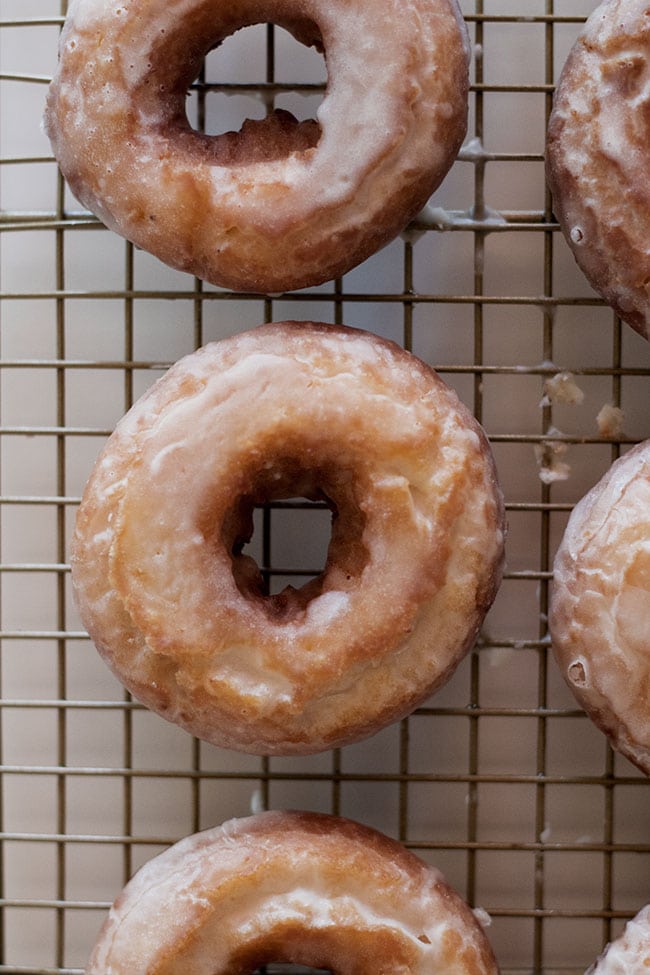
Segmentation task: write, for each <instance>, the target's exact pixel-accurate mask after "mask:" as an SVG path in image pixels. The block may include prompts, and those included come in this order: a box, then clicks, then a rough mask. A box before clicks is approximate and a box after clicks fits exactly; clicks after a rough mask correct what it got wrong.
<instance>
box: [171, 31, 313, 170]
mask: <svg viewBox="0 0 650 975" xmlns="http://www.w3.org/2000/svg"><path fill="white" fill-rule="evenodd" d="M297 33H298V34H299V35H300V36H299V37H296V36H294V33H292V32H290V31H289V30H286V29H284V28H282V27H280V26H278V25H273V24H254V25H250V26H247V27H243V28H240V29H239V30H236V31H235V32H234V33H232V34H230V35H228V36H227V37H225V38H224V39H223V40H222V41H220V42H219V43H218V44H217V45H216V46H215V47H213V48H212V50H211V51H209V52H208V54H207V56H206V57H205V60H204V62H203V65H202V67H201V71H200V73H199V74H198V76H197V78H196V80H195V81H194V83H193V84H192V85H191V87H190V89H189V91H188V97H187V101H186V106H185V108H186V114H187V118H188V121H189V124H190V125H191V127H192V129H193V130H194V132H195V134H196V135H197V137H198V138H200V139H205V140H208V141H209V144H210V150H211V152H212V153H213V154H215V155H216V158H217V159H218V160H219V161H220V162H221V163H234V164H236V163H237V162H239V161H242V162H246V163H247V164H248V163H252V162H263V161H272V160H274V159H282V158H286V157H287V156H289V155H290V154H291V153H299V154H300V153H304V152H307V151H309V150H312V149H314V148H315V147H316V146H317V145H318V142H319V140H320V137H321V127H320V124H319V122H318V121H317V120H316V114H317V110H318V106H319V105H320V103H321V102H322V100H323V93H324V88H325V84H326V81H327V71H326V68H325V60H324V57H323V55H322V53H321V52H322V41H321V35H320V31H319V30H318V27H317V26H316V24H314V23H313V22H311V21H308V22H305V23H302V24H300V25H298V28H297Z"/></svg>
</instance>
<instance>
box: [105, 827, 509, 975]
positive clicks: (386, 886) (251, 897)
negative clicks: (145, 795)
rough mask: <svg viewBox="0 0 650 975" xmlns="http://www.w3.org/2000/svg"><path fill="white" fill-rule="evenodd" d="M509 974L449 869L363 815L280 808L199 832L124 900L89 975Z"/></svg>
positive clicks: (148, 871) (144, 872)
mask: <svg viewBox="0 0 650 975" xmlns="http://www.w3.org/2000/svg"><path fill="white" fill-rule="evenodd" d="M271 962H284V963H293V964H300V965H307V966H309V967H312V968H323V969H327V970H329V971H332V972H336V975H399V973H402V975H498V968H497V965H496V962H495V960H494V956H493V953H492V950H491V948H490V945H489V942H488V940H487V937H486V935H485V933H484V932H483V930H482V928H481V926H480V925H479V922H478V921H477V919H476V917H475V916H474V914H473V912H472V911H471V910H470V909H469V907H468V906H467V904H465V902H464V901H463V900H461V898H460V897H459V896H458V895H457V894H456V893H455V892H454V891H453V890H452V889H451V888H450V887H449V886H448V884H447V883H446V882H445V879H444V877H443V876H442V874H440V873H439V871H437V870H436V869H434V868H433V867H430V866H428V865H427V864H425V863H423V862H422V861H421V860H419V859H418V858H417V857H416V856H414V855H413V854H412V853H409V852H408V851H407V850H406V849H405V848H404V847H403V846H401V845H400V844H399V843H396V842H395V841H394V840H391V839H389V838H388V837H386V836H384V835H382V834H381V833H378V832H376V831H375V830H371V829H368V828H367V827H365V826H361V825H359V824H357V823H353V822H351V821H350V820H345V819H340V818H338V817H334V816H326V815H320V814H316V813H298V812H271V813H262V814H260V815H258V816H252V817H249V818H247V819H240V820H231V821H230V822H228V823H225V824H224V825H223V826H221V827H219V828H217V829H212V830H207V831H205V832H203V833H197V834H195V835H194V836H190V837H188V838H187V839H184V840H182V841H181V842H180V843H177V844H176V845H175V846H173V847H171V848H170V849H168V850H167V851H166V852H164V853H162V854H161V855H160V856H158V857H156V858H155V859H153V860H151V861H149V863H148V864H146V865H145V866H144V867H143V868H142V869H141V870H140V871H139V873H137V874H136V875H135V877H134V878H133V879H132V880H131V882H130V883H129V884H128V885H127V887H126V888H125V889H124V891H123V892H122V893H121V894H120V896H119V897H118V898H117V900H116V901H115V903H114V905H113V907H112V909H111V912H110V914H109V916H108V918H107V920H106V922H105V924H104V927H103V929H102V931H101V933H100V935H99V940H98V942H97V944H96V946H95V949H94V951H93V954H92V957H91V959H90V962H89V964H88V967H87V969H86V975H145V973H146V975H153V973H155V975H175V973H180V972H191V973H192V975H245V973H247V972H253V971H255V970H256V969H257V968H258V967H259V966H261V965H264V964H268V963H271Z"/></svg>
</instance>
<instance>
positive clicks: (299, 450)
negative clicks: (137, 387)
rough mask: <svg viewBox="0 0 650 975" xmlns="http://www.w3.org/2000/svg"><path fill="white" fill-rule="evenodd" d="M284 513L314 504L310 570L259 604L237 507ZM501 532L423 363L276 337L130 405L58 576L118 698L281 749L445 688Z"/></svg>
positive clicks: (368, 339) (341, 339)
mask: <svg viewBox="0 0 650 975" xmlns="http://www.w3.org/2000/svg"><path fill="white" fill-rule="evenodd" d="M253 390H254V394H253V393H252V391H253ZM291 497H308V498H320V499H325V500H326V501H327V502H328V504H329V506H330V508H331V510H332V512H333V515H334V517H333V524H332V536H331V542H330V547H329V551H328V557H327V563H326V566H325V569H324V571H323V573H322V574H321V576H319V577H318V578H317V579H315V580H313V581H312V582H310V583H308V584H307V585H306V586H305V587H303V588H302V589H300V590H298V591H296V590H294V589H292V588H291V587H289V588H287V589H286V590H285V591H284V592H283V593H281V594H278V595H275V596H272V597H268V596H264V595H262V593H261V579H260V577H259V571H258V570H257V567H256V566H255V565H254V563H253V562H252V560H251V559H249V558H248V557H247V556H246V555H245V554H244V553H243V552H242V551H241V543H242V542H244V541H245V540H246V538H247V537H249V536H250V533H251V526H250V515H251V507H252V505H253V504H255V503H258V502H260V501H265V500H274V499H280V498H291ZM503 535H504V514H503V501H502V497H501V493H500V490H499V488H498V485H497V482H496V475H495V470H494V465H493V460H492V455H491V452H490V449H489V446H488V443H487V440H486V438H485V436H484V434H483V432H482V430H481V428H480V427H479V426H478V424H477V423H476V421H475V420H474V418H473V417H472V416H471V414H470V413H469V411H468V410H466V409H465V407H464V406H463V405H462V404H461V403H460V402H459V400H458V399H457V397H456V395H455V393H453V392H452V391H451V390H450V389H449V388H448V387H447V386H446V385H445V384H444V383H443V382H442V381H441V380H440V379H439V378H438V376H437V375H436V374H435V373H434V372H433V371H432V370H431V369H430V368H429V367H428V366H426V365H425V364H424V363H423V362H421V361H420V360H419V359H417V358H416V357H415V356H413V355H411V354H409V353H407V352H405V351H404V350H403V349H401V348H399V347H398V346H397V345H394V344H393V343H390V342H387V341H385V340H382V339H379V338H377V337H375V336H373V335H371V334H370V333H365V332H360V331H356V330H353V329H347V328H345V327H336V326H332V325H318V324H314V323H296V322H288V323H280V324H275V325H270V326H262V327H260V328H258V329H255V330H253V331H252V332H248V333H244V334H241V335H238V336H236V337H234V338H232V339H228V340H225V341H222V342H219V343H213V344H212V345H208V346H206V347H205V348H203V349H202V350H200V351H198V352H196V353H194V354H192V355H190V356H187V357H186V358H184V359H182V360H181V361H180V362H178V363H177V364H176V365H174V366H173V367H172V369H171V370H170V371H169V372H168V373H167V374H166V376H165V377H163V378H162V379H161V380H160V381H159V382H158V383H157V384H156V385H154V386H153V388H152V389H151V390H150V391H149V392H148V393H147V394H145V396H144V397H143V398H142V399H141V400H140V401H139V402H138V403H137V404H136V405H135V407H134V408H133V409H132V410H131V411H130V412H129V413H128V414H127V415H126V417H125V418H124V419H123V420H122V421H121V422H120V424H119V425H118V427H117V428H116V430H115V432H114V433H113V435H112V437H111V438H110V439H109V441H108V443H107V445H106V447H105V450H104V451H103V453H102V455H101V456H100V458H99V459H98V461H97V464H96V466H95V469H94V471H93V474H92V475H91V478H90V480H89V483H88V485H87V487H86V491H85V493H84V498H83V501H82V504H81V507H80V510H79V513H78V517H77V522H76V527H75V533H74V539H73V547H72V553H71V562H72V573H73V583H74V586H75V590H76V594H77V601H78V604H79V607H80V611H81V614H82V618H83V621H84V623H85V625H86V627H87V628H88V630H89V632H90V635H91V637H92V638H93V640H94V642H95V644H96V646H97V648H98V650H99V651H100V653H101V654H102V655H103V656H104V657H105V659H106V660H107V662H108V663H109V664H110V666H111V667H112V668H113V670H114V671H115V672H116V673H117V675H118V676H119V677H120V679H121V680H122V682H123V683H124V684H125V685H126V686H127V687H128V688H129V690H131V691H132V692H133V693H134V694H135V696H136V697H137V698H139V699H140V700H141V701H142V702H143V703H145V704H146V705H147V706H149V707H150V708H152V709H153V710H155V711H158V712H159V713H161V714H163V715H164V716H165V717H167V718H169V719H170V720H173V721H176V722H178V723H179V724H181V725H182V726H183V727H185V728H187V729H188V730H190V731H191V732H192V733H193V734H196V735H198V736H199V737H201V738H204V739H206V740H208V741H212V742H214V743H217V744H222V745H224V744H225V745H228V746H230V747H233V748H239V749H241V750H244V751H252V752H256V753H269V754H272V753H280V754H283V753H284V754H289V753H292V752H314V751H319V750H323V749H325V748H328V747H333V746H334V745H339V744H343V743H346V742H348V741H352V740H356V739H359V738H362V737H365V736H367V735H369V734H371V733H373V732H374V731H376V730H378V729H379V728H380V727H383V726H384V725H386V724H388V723H389V722H390V721H393V720H396V719H397V718H399V717H401V716H403V715H404V714H406V713H409V712H410V711H411V710H412V709H413V708H414V707H415V706H416V705H417V704H418V703H419V702H420V701H422V700H423V699H424V698H425V697H426V696H428V695H429V694H430V693H432V692H433V691H434V690H435V689H436V688H437V687H438V686H440V684H441V683H442V682H443V681H444V680H446V679H447V678H448V677H449V676H450V675H451V673H452V672H453V670H454V669H455V668H456V666H457V664H458V663H459V661H460V660H461V659H462V657H463V656H464V655H465V653H466V652H467V651H468V650H469V649H470V647H471V646H472V645H473V643H474V641H475V639H476V636H477V634H478V630H479V627H480V624H481V621H482V619H483V616H484V614H485V613H486V612H487V609H488V608H489V606H490V604H491V602H492V600H493V598H494V595H495V593H496V589H497V587H498V585H499V582H500V579H501V571H502V560H503Z"/></svg>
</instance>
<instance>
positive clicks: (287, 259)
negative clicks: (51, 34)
mask: <svg viewBox="0 0 650 975" xmlns="http://www.w3.org/2000/svg"><path fill="white" fill-rule="evenodd" d="M266 21H271V22H273V23H275V24H277V25H279V26H282V27H285V28H286V29H287V30H289V31H290V32H291V33H292V34H294V35H295V36H296V37H297V39H298V40H300V41H303V42H304V43H306V44H308V45H314V46H316V47H318V48H322V49H324V54H325V59H326V65H327V71H328V81H327V88H326V92H325V97H324V99H323V102H322V104H321V106H320V108H319V110H318V115H317V119H315V120H311V121H306V122H302V123H297V122H296V120H295V119H293V117H292V116H290V115H289V113H286V112H279V113H278V112H276V113H274V114H271V115H270V116H269V117H268V118H267V119H266V120H265V121H248V122H247V123H245V125H244V127H243V129H242V131H241V132H240V133H239V134H237V133H232V132H231V133H223V134H221V135H219V136H206V135H203V134H201V133H199V132H196V131H193V130H192V129H191V128H190V126H189V123H188V120H187V116H186V113H185V97H186V92H187V88H188V85H190V84H191V83H192V82H193V81H194V80H195V78H196V76H197V75H198V73H199V70H200V67H201V64H202V61H203V58H204V56H205V54H206V53H207V52H208V51H209V50H210V49H212V48H213V47H216V46H218V44H219V43H220V42H221V41H222V40H223V39H224V38H225V37H227V36H228V35H230V34H232V33H234V32H235V31H236V30H237V29H239V28H241V27H244V26H246V25H250V24H255V23H263V22H266ZM468 59H469V44H468V39H467V33H466V30H465V25H464V23H463V21H462V17H461V16H460V13H459V10H458V7H457V4H456V0H426V2H422V0H329V2H327V3H323V2H317V0H231V2H229V3H228V4H221V3H218V2H216V0H174V2H173V3H169V2H168V0H137V2H136V0H73V2H72V3H71V4H70V9H69V14H68V18H67V20H66V24H65V27H64V30H63V33H62V37H61V44H60V60H59V66H58V70H57V72H56V75H55V78H54V81H53V83H52V85H51V87H50V90H49V93H48V100H47V107H46V113H45V130H46V132H47V134H48V135H49V137H50V140H51V142H52V146H53V150H54V154H55V156H56V157H57V159H58V162H59V165H60V167H61V169H62V171H63V173H64V175H65V176H66V178H67V180H68V182H69V184H70V187H71V189H72V191H73V193H74V194H75V195H76V196H77V198H78V199H79V200H80V201H81V202H82V203H83V204H84V205H85V206H87V207H88V208H89V209H90V210H92V211H93V212H94V213H95V214H97V216H99V217H100V219H101V220H103V221H104V223H106V225H107V226H109V227H110V228H112V229H113V230H115V231H117V232H118V233H120V234H122V235H123V236H125V237H126V238H128V239H129V240H131V241H133V242H134V243H136V244H138V245H139V246H141V247H143V248H144V249H146V250H149V251H151V252H152V253H153V254H155V255H156V256H158V257H159V258H160V259H161V260H163V261H165V262H166V263H167V264H170V265H172V266H173V267H176V268H179V269H181V270H186V271H190V272H192V273H193V274H196V275H198V277H200V278H204V279H206V280H208V281H211V282H212V283H214V284H219V285H222V286H224V287H229V288H232V289H235V290H246V291H260V292H278V291H282V290H291V289H295V288H301V287H306V286H308V285H314V284H318V283H321V282H322V281H325V280H330V279H333V278H335V277H337V276H338V275H339V274H342V273H344V271H346V270H349V269H350V268H351V267H354V266H355V265H356V264H358V263H360V262H361V261H362V260H364V259H365V258H366V257H368V256H369V255H370V254H371V253H373V252H374V251H376V250H377V249H379V248H380V247H381V246H383V245H384V244H386V243H387V242H388V241H389V240H391V239H392V238H393V237H394V236H396V235H397V234H398V233H399V232H400V231H401V230H402V229H403V228H404V227H405V226H406V224H407V223H408V221H409V220H410V219H411V218H412V217H413V216H414V215H415V214H416V213H417V212H418V210H419V209H421V207H422V206H423V205H424V204H425V203H426V201H427V199H428V198H429V196H430V195H431V193H432V192H433V190H434V189H435V188H436V187H437V186H438V184H439V183H440V182H441V181H442V179H443V177H444V176H445V174H446V172H447V170H448V169H449V167H450V166H451V163H452V162H453V160H454V159H455V157H456V154H457V152H458V149H459V148H460V144H461V142H462V139H463V138H464V135H465V131H466V125H467V91H468Z"/></svg>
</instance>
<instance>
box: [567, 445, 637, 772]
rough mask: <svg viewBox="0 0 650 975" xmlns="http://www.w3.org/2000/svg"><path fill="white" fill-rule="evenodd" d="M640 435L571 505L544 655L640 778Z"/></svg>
mask: <svg viewBox="0 0 650 975" xmlns="http://www.w3.org/2000/svg"><path fill="white" fill-rule="evenodd" d="M649 617H650V441H646V442H645V443H643V444H640V445H639V446H637V447H635V448H633V449H632V450H630V451H629V453H627V454H624V455H623V457H621V458H620V459H619V460H617V461H616V462H615V463H614V464H613V465H612V466H611V468H610V469H609V471H608V472H607V473H606V474H605V476H604V477H603V478H602V479H601V480H600V481H599V482H598V483H597V484H596V485H595V486H594V487H593V488H592V489H591V491H589V493H588V494H587V495H585V497H584V498H583V499H582V500H581V501H580V502H579V503H578V504H577V505H576V507H575V508H574V510H573V512H572V514H571V517H570V519H569V523H568V525H567V528H566V531H565V533H564V537H563V539H562V543H561V545H560V547H559V549H558V552H557V555H556V558H555V565H554V581H553V592H552V598H551V607H550V617H549V623H550V632H551V636H552V640H553V651H554V653H555V657H556V659H557V661H558V663H559V665H560V668H561V670H562V674H563V676H564V678H565V680H566V682H567V684H568V685H569V687H570V688H571V690H572V691H573V693H574V695H575V697H576V698H577V700H578V701H579V703H580V704H581V705H582V707H583V708H584V709H585V711H586V712H587V714H589V716H590V717H591V718H592V720H593V721H594V722H595V724H596V725H597V726H598V727H599V728H600V729H601V731H603V732H604V733H605V734H606V735H607V736H608V737H609V738H610V741H611V743H612V745H613V746H614V748H616V749H617V750H618V751H619V752H621V754H623V755H625V756H626V758H628V759H629V760H630V761H631V762H633V763H634V764H635V765H637V766H638V767H639V768H640V769H641V770H642V771H644V772H645V773H646V775H650V720H649V718H650V657H649V656H648V618H649Z"/></svg>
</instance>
